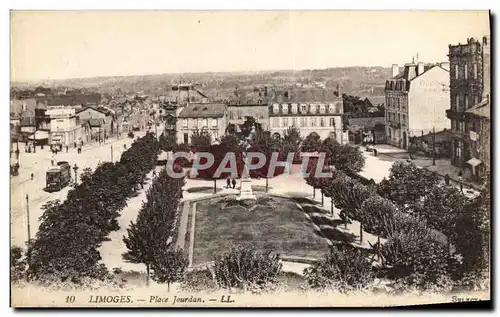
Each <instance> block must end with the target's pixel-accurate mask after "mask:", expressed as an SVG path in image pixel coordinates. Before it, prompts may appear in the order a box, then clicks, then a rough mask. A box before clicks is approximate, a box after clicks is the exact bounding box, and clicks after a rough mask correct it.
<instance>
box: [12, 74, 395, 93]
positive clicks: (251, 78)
mask: <svg viewBox="0 0 500 317" xmlns="http://www.w3.org/2000/svg"><path fill="white" fill-rule="evenodd" d="M390 72H391V70H390V68H388V67H339V68H327V69H313V70H298V71H293V70H283V71H259V72H257V71H256V72H234V73H227V72H226V73H222V72H221V73H185V74H159V75H144V76H123V77H94V78H77V79H64V80H46V81H39V82H33V83H12V86H13V87H18V88H22V89H27V88H35V87H37V86H43V87H49V88H61V87H67V88H70V89H71V88H87V89H89V90H93V91H96V92H99V93H103V94H108V93H111V94H116V93H138V92H140V93H144V94H148V95H161V94H163V93H164V92H166V91H168V90H170V87H171V86H172V85H174V84H176V83H179V82H197V83H199V84H201V89H202V90H203V91H204V92H205V93H207V94H208V95H209V97H210V96H215V95H219V96H220V95H221V93H222V94H228V95H229V94H231V93H232V92H233V91H234V89H236V88H239V89H252V88H254V87H259V86H264V85H267V86H272V87H276V88H280V89H282V88H284V89H293V88H294V87H300V88H302V89H312V90H316V89H320V90H325V89H326V90H331V89H335V88H336V86H337V84H340V85H341V87H342V91H343V92H346V93H349V94H362V95H366V96H370V95H383V88H384V83H385V80H386V79H387V78H389V77H390Z"/></svg>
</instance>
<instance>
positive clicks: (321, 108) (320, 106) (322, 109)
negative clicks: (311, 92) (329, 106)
mask: <svg viewBox="0 0 500 317" xmlns="http://www.w3.org/2000/svg"><path fill="white" fill-rule="evenodd" d="M325 108H326V107H325V105H324V104H320V105H319V112H320V113H325Z"/></svg>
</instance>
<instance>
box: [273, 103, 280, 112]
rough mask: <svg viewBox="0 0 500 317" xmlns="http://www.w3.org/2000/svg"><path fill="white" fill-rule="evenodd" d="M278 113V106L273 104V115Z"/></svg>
mask: <svg viewBox="0 0 500 317" xmlns="http://www.w3.org/2000/svg"><path fill="white" fill-rule="evenodd" d="M278 112H280V105H279V104H277V103H275V104H273V113H278Z"/></svg>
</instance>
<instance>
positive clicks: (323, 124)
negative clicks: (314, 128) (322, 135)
mask: <svg viewBox="0 0 500 317" xmlns="http://www.w3.org/2000/svg"><path fill="white" fill-rule="evenodd" d="M319 125H320V126H321V127H324V126H325V118H320V120H319Z"/></svg>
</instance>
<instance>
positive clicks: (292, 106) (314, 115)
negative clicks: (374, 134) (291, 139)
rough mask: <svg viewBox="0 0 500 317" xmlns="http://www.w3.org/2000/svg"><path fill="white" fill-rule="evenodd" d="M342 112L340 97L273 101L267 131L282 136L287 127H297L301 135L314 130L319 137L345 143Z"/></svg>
mask: <svg viewBox="0 0 500 317" xmlns="http://www.w3.org/2000/svg"><path fill="white" fill-rule="evenodd" d="M342 114H343V103H342V98H341V97H340V98H337V100H335V101H333V102H331V103H273V104H271V105H269V131H270V132H271V135H273V136H275V137H277V136H279V137H283V135H284V132H285V131H286V130H287V129H288V128H289V127H297V128H299V130H300V134H301V136H302V137H306V136H308V135H309V134H310V133H311V132H315V133H317V134H318V135H319V136H320V137H321V139H326V138H328V137H335V138H336V139H337V141H338V142H340V143H347V141H348V137H347V136H346V134H345V133H344V130H343V126H342Z"/></svg>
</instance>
